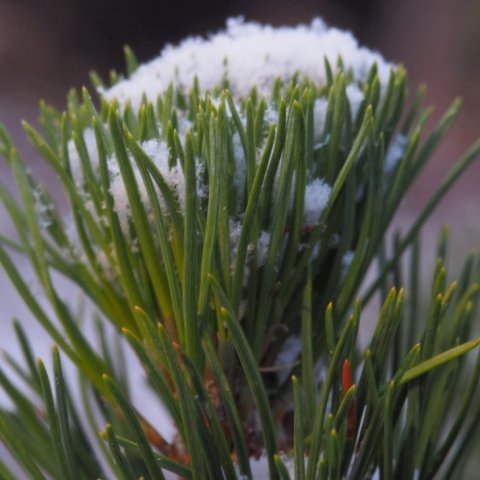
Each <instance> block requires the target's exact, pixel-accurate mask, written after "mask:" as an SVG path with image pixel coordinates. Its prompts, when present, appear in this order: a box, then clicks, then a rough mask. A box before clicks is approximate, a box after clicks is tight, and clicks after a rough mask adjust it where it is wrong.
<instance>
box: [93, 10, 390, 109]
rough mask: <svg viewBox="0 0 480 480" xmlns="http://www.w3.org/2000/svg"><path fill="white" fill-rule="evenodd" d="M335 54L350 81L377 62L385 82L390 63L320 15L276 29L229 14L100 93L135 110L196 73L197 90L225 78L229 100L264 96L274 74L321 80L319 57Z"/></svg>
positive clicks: (184, 83)
mask: <svg viewBox="0 0 480 480" xmlns="http://www.w3.org/2000/svg"><path fill="white" fill-rule="evenodd" d="M339 56H341V57H342V59H343V64H344V67H345V70H351V72H352V74H353V79H354V81H359V82H362V81H366V80H367V77H368V73H369V71H370V68H371V67H372V65H373V64H374V63H376V64H377V68H378V75H379V78H380V83H381V85H382V86H385V85H386V83H387V82H388V78H389V75H390V70H391V68H392V65H391V64H390V63H388V62H386V61H385V60H384V59H383V57H382V56H381V55H380V54H378V53H376V52H372V51H371V50H369V49H367V48H365V47H360V46H359V45H358V42H357V40H356V39H355V38H354V37H353V35H352V34H351V33H350V32H345V31H341V30H338V29H336V28H329V27H328V26H327V25H326V24H325V23H324V22H323V21H322V20H321V19H319V18H317V19H315V20H313V21H312V23H311V24H310V25H298V26H297V27H281V28H274V27H272V26H269V25H261V24H258V23H253V22H251V23H250V22H244V21H243V20H242V19H241V18H233V19H229V20H228V21H227V28H226V29H225V30H224V31H220V32H218V33H216V34H212V35H209V36H208V37H207V38H201V37H191V38H187V39H186V40H184V41H183V42H181V43H180V44H179V45H178V46H172V45H168V46H166V47H165V48H164V49H163V51H162V52H161V53H160V55H159V56H158V57H157V58H155V59H153V60H152V61H150V62H149V63H147V64H144V65H142V66H140V67H139V68H138V70H137V71H136V72H135V73H134V74H133V75H132V77H131V78H129V79H126V80H123V81H120V82H119V83H117V84H116V85H115V86H113V87H112V88H110V89H108V90H101V93H102V94H103V95H104V97H105V98H106V99H108V100H111V99H113V98H116V99H117V100H118V101H119V102H120V103H122V104H124V103H125V102H126V101H130V102H131V104H132V106H133V108H138V106H139V105H140V103H141V100H142V95H143V94H145V95H146V97H147V98H148V99H149V100H155V99H156V98H157V96H158V94H159V93H161V92H164V91H165V90H166V89H167V88H168V86H169V84H170V83H171V82H173V84H174V85H175V87H177V88H183V89H185V90H189V89H190V88H192V86H193V82H194V79H195V77H196V78H197V79H198V85H199V88H200V91H201V92H205V91H212V90H213V89H214V88H215V87H218V86H219V85H221V84H222V83H223V81H224V80H225V78H226V79H227V80H228V86H229V89H230V91H231V92H232V95H233V96H234V98H245V97H246V96H247V95H248V94H249V92H250V90H251V88H252V87H253V86H256V88H257V91H258V93H259V94H260V95H263V96H265V97H267V98H269V97H270V95H271V92H272V87H273V85H274V81H275V79H276V78H280V79H281V80H282V81H283V82H288V81H289V80H290V79H291V78H292V77H293V76H294V75H295V74H297V75H298V79H299V81H302V80H303V79H305V78H307V79H309V80H311V81H313V82H315V83H316V84H318V85H323V84H325V82H326V72H325V65H324V61H323V59H324V57H326V58H327V59H328V60H329V61H330V63H331V64H332V65H336V62H337V59H338V57H339Z"/></svg>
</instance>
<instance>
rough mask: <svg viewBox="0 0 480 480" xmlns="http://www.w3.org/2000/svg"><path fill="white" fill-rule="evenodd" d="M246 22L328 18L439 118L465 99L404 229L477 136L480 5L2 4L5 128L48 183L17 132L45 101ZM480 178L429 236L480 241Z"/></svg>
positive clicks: (472, 179)
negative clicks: (422, 87)
mask: <svg viewBox="0 0 480 480" xmlns="http://www.w3.org/2000/svg"><path fill="white" fill-rule="evenodd" d="M238 15H243V16H244V17H245V18H246V19H247V20H257V21H261V22H266V23H270V24H274V25H283V24H287V25H294V24H297V23H299V22H307V23H309V22H310V21H311V19H312V18H313V17H315V16H320V17H323V18H324V19H325V20H326V21H327V23H329V24H331V25H335V26H338V27H340V28H343V29H348V30H351V31H352V32H353V33H354V35H355V36H356V37H357V38H358V39H359V41H360V43H361V44H364V45H366V46H368V47H370V48H372V49H375V50H379V51H380V52H381V53H382V54H383V55H384V56H385V58H386V59H388V60H391V61H394V62H399V63H403V64H404V65H405V66H406V67H407V69H408V72H409V82H410V86H411V90H412V91H413V90H414V89H415V88H416V86H417V85H418V84H419V82H426V83H427V84H428V96H427V101H428V103H432V104H434V105H435V106H436V118H438V116H439V115H440V114H441V113H442V112H443V111H444V110H445V109H446V108H447V106H448V105H449V103H450V102H451V101H452V100H453V98H454V97H455V96H457V95H460V96H461V97H462V98H463V100H464V106H463V111H462V114H461V117H460V118H459V120H458V121H457V123H456V124H455V126H454V128H453V131H452V132H451V134H450V135H449V137H448V139H447V141H446V142H444V143H443V145H442V147H441V149H440V150H439V151H438V152H437V155H436V157H435V161H434V162H432V163H431V164H430V165H429V166H428V168H427V169H426V171H425V172H424V174H423V175H422V177H421V178H420V180H419V181H418V182H417V184H416V186H415V187H414V188H413V190H412V192H411V194H410V196H409V197H408V199H407V201H406V202H405V204H404V205H403V207H402V211H401V215H400V217H401V219H402V223H403V221H405V222H408V219H409V218H410V217H412V216H414V214H415V212H416V211H417V210H418V208H419V206H420V205H422V204H423V203H424V202H425V200H426V199H427V198H428V196H429V194H430V193H431V192H432V189H433V188H434V187H435V185H437V184H438V183H439V181H440V179H441V178H442V177H443V175H444V174H445V172H446V171H447V170H448V168H449V166H450V165H451V164H452V163H453V162H454V160H455V159H456V158H458V156H459V155H460V154H461V153H462V152H463V151H464V150H465V149H466V148H467V147H468V146H469V145H470V144H471V143H472V142H473V141H474V139H476V138H477V137H479V136H480V121H479V120H480V88H479V86H480V52H479V47H480V29H479V28H478V26H479V25H480V1H479V0H423V1H421V2H418V1H416V0H403V1H401V2H399V1H396V0H296V1H295V2H293V1H284V0H202V1H193V0H183V1H175V0H164V1H159V0H136V1H125V2H123V1H118V0H0V122H2V123H4V124H6V126H7V127H8V129H9V130H10V132H11V133H12V134H13V136H14V138H15V140H16V142H17V144H19V145H20V149H21V150H22V152H23V153H24V155H26V156H27V158H29V159H30V161H31V164H32V167H33V168H34V171H36V172H37V174H38V175H40V176H43V175H45V176H46V180H47V181H48V180H49V179H48V175H47V173H46V172H43V171H42V169H41V168H36V167H37V164H36V163H37V160H36V156H35V155H34V154H33V152H32V151H31V150H30V149H29V146H28V145H26V144H25V139H24V136H23V134H22V131H21V128H20V119H27V120H28V121H31V122H34V121H35V119H36V115H37V113H36V112H37V106H38V100H39V99H40V98H42V99H45V100H46V101H47V102H48V103H51V104H53V105H55V106H57V107H59V108H63V106H64V102H65V94H66V92H67V90H68V89H69V88H70V87H72V86H73V87H81V86H83V85H89V78H88V72H89V71H90V70H91V69H94V70H96V71H98V72H99V73H101V74H102V75H103V76H105V75H107V73H108V70H109V69H110V68H115V69H117V70H120V71H123V56H122V55H123V53H122V47H123V45H125V44H128V45H130V46H131V47H132V48H133V50H134V52H135V53H136V54H137V56H138V58H139V59H140V60H141V61H147V60H149V59H150V58H152V57H154V56H155V55H157V54H158V53H159V51H160V50H161V48H162V46H163V45H165V43H167V42H168V43H176V42H178V41H179V40H181V39H182V38H183V37H185V36H187V35H192V34H196V35H202V34H206V33H208V32H212V31H216V30H218V29H221V28H222V27H223V26H224V25H225V19H226V18H227V17H229V16H238ZM2 171H4V170H2ZM479 180H480V162H478V165H477V166H476V167H475V168H473V169H472V170H470V172H469V174H467V175H465V176H464V177H463V178H462V179H461V181H460V182H459V183H458V184H457V186H456V188H455V189H454V190H453V191H452V192H451V193H450V194H449V196H448V198H447V199H446V200H445V201H444V202H443V204H442V206H441V207H440V208H439V209H438V210H437V212H436V214H435V216H434V219H433V221H432V222H431V223H430V226H431V229H430V230H429V231H431V232H433V233H435V232H436V230H438V226H440V225H442V224H443V223H449V224H451V226H452V235H453V238H454V241H455V242H458V243H460V244H461V248H460V250H463V251H464V250H465V248H467V246H469V245H473V244H475V243H477V244H480V243H479V242H477V239H478V221H479V216H478V205H480V203H479V200H480V189H479V188H478V182H479ZM427 234H428V232H427Z"/></svg>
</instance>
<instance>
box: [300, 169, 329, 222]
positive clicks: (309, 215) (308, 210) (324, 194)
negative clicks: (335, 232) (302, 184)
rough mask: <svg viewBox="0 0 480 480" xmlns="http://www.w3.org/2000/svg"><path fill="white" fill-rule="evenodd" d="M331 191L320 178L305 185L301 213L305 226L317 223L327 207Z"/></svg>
mask: <svg viewBox="0 0 480 480" xmlns="http://www.w3.org/2000/svg"><path fill="white" fill-rule="evenodd" d="M331 191H332V189H331V187H330V186H329V185H328V184H327V183H325V182H324V181H323V180H322V179H320V178H316V179H315V180H313V181H312V182H310V183H309V184H308V185H307V187H306V188H305V207H304V211H303V221H304V222H305V223H306V224H307V225H315V224H316V223H318V219H319V218H320V214H321V213H322V211H323V210H324V209H325V207H326V206H327V203H328V199H329V197H330V192H331Z"/></svg>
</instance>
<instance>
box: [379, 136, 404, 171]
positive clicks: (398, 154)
mask: <svg viewBox="0 0 480 480" xmlns="http://www.w3.org/2000/svg"><path fill="white" fill-rule="evenodd" d="M407 145H408V139H407V137H406V136H405V135H402V134H398V135H397V136H396V137H395V138H394V139H393V141H392V142H391V143H390V146H389V147H388V150H387V154H386V155H385V167H384V169H385V173H390V172H393V170H394V169H395V167H396V166H397V164H398V162H399V161H400V160H401V159H402V158H403V155H404V154H405V150H406V148H407Z"/></svg>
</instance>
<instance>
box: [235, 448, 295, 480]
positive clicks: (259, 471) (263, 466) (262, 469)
mask: <svg viewBox="0 0 480 480" xmlns="http://www.w3.org/2000/svg"><path fill="white" fill-rule="evenodd" d="M280 456H281V460H282V462H283V464H284V465H285V467H286V468H287V471H288V473H289V474H290V477H291V478H293V474H294V459H293V458H288V457H287V456H286V455H283V454H282V455H280ZM250 468H251V469H252V478H254V479H255V480H269V479H270V474H269V470H268V459H267V457H266V455H262V456H261V457H260V458H259V459H255V458H251V459H250ZM238 480H248V477H246V476H245V475H240V474H239V475H238Z"/></svg>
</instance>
